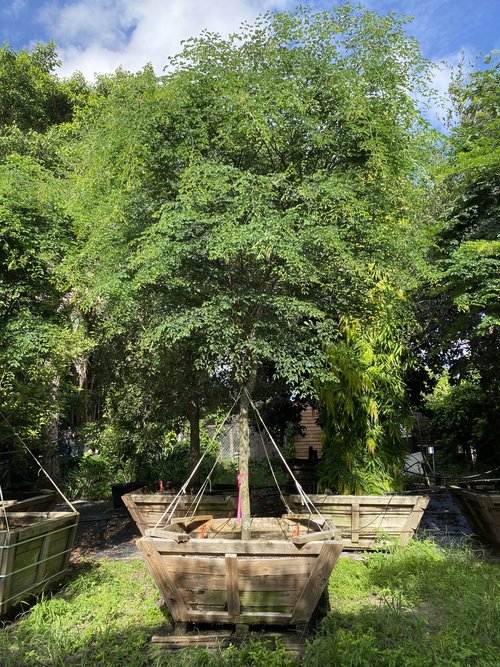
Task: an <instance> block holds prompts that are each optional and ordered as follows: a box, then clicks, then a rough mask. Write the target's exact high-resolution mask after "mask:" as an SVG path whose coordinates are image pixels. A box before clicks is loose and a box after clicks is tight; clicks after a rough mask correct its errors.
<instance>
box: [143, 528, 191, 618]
mask: <svg viewBox="0 0 500 667" xmlns="http://www.w3.org/2000/svg"><path fill="white" fill-rule="evenodd" d="M139 541H140V542H141V548H142V550H143V552H144V553H145V555H146V565H147V566H148V568H149V570H150V571H151V574H152V575H153V577H154V580H155V581H156V584H157V586H158V588H159V589H160V592H161V594H162V595H163V598H164V599H165V601H168V602H169V608H170V611H171V612H172V615H174V616H175V618H176V619H177V620H179V621H187V620H188V609H187V607H186V605H185V603H184V600H183V599H182V597H181V596H180V594H179V592H178V589H177V586H176V585H175V584H174V582H173V581H172V579H171V577H170V575H169V573H168V571H167V570H166V568H164V567H163V564H162V562H161V557H160V555H159V554H158V552H157V550H156V549H155V547H154V545H153V540H152V538H147V537H143V538H141V539H140V540H139Z"/></svg>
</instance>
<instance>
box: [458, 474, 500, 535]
mask: <svg viewBox="0 0 500 667" xmlns="http://www.w3.org/2000/svg"><path fill="white" fill-rule="evenodd" d="M451 493H452V495H453V499H454V500H455V502H456V503H457V504H458V506H459V507H460V509H461V510H462V512H463V513H464V514H465V516H466V518H467V520H468V521H469V523H470V525H471V528H472V529H473V531H474V532H475V533H476V534H477V535H478V537H479V538H480V539H482V540H484V541H485V542H488V543H490V544H493V545H495V546H499V545H500V493H496V492H481V493H480V492H478V491H469V490H466V489H460V488H458V487H451Z"/></svg>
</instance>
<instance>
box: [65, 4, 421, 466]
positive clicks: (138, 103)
mask: <svg viewBox="0 0 500 667" xmlns="http://www.w3.org/2000/svg"><path fill="white" fill-rule="evenodd" d="M171 65H172V69H171V72H170V73H169V74H168V75H166V76H165V77H164V78H163V79H162V80H161V82H160V85H155V84H153V83H152V81H151V79H152V73H151V72H150V71H149V70H146V71H145V72H144V73H143V74H142V75H140V76H139V77H135V78H130V77H126V76H125V75H122V81H121V83H120V81H119V80H117V81H116V87H115V90H114V93H113V94H112V95H111V96H110V97H109V98H108V99H107V101H106V103H105V104H104V105H103V106H102V108H101V110H100V111H99V113H97V114H96V116H95V118H94V121H93V124H92V128H91V129H90V130H89V131H88V132H85V131H84V132H83V139H82V144H81V150H80V159H81V162H80V166H79V169H78V170H77V173H76V175H75V181H76V184H77V190H78V192H79V207H80V208H79V210H80V229H81V230H83V232H82V233H83V237H84V239H85V249H84V252H83V254H82V256H81V259H83V260H84V261H85V262H86V266H87V271H88V275H89V277H90V281H89V282H91V283H93V285H94V294H95V297H96V298H99V299H100V303H101V304H102V306H103V309H104V310H105V311H106V312H108V313H109V312H111V311H113V312H114V313H115V314H117V313H122V315H123V320H122V321H123V322H130V317H131V311H135V313H136V319H135V322H136V325H137V324H138V323H139V324H140V327H139V329H141V331H139V333H140V336H139V338H140V340H141V344H142V345H144V346H146V347H147V346H149V349H150V350H151V353H152V354H156V353H158V352H159V350H161V349H164V350H169V351H170V352H171V353H172V354H174V355H175V354H176V350H181V349H184V350H185V349H186V348H189V349H190V350H191V358H192V360H193V367H194V368H195V369H198V370H199V371H201V372H202V373H205V374H208V376H210V377H212V378H217V377H220V376H224V375H227V376H229V377H230V378H231V380H232V381H233V382H235V383H236V384H237V385H238V386H239V388H240V390H241V392H242V393H241V414H242V422H243V423H246V417H247V412H248V402H249V396H251V394H252V389H253V387H254V384H255V378H256V374H257V373H258V372H259V368H260V367H261V365H262V364H263V363H267V362H269V361H272V363H273V364H274V368H275V373H276V374H277V375H278V376H280V377H282V378H285V379H286V380H287V382H288V383H289V386H290V387H291V388H293V390H294V391H296V392H299V393H301V394H302V395H310V394H312V393H314V380H315V379H316V380H317V379H318V378H325V377H328V373H329V355H328V353H327V350H328V349H329V346H331V344H332V343H333V342H335V340H337V338H338V337H339V336H340V335H341V332H340V328H339V321H340V318H341V317H342V316H343V315H346V314H349V315H350V316H352V317H355V318H358V319H360V320H361V321H362V320H363V318H366V317H370V315H371V314H372V313H373V311H374V306H373V298H372V296H373V290H374V289H376V284H377V282H378V280H379V279H378V278H374V275H375V274H374V271H373V265H376V267H377V271H378V274H377V275H380V274H383V275H384V276H385V279H390V281H391V284H392V285H393V286H394V289H395V290H396V291H397V290H398V289H400V290H406V289H407V288H408V286H413V285H414V284H415V275H416V273H418V266H419V262H420V258H421V256H422V248H423V247H424V245H425V238H424V237H425V235H424V234H423V233H422V229H421V227H420V226H419V224H418V218H417V216H416V215H415V212H414V211H415V209H416V208H417V207H418V204H419V202H420V197H421V185H422V179H423V170H421V169H420V168H419V157H420V155H421V146H422V144H421V142H420V139H421V136H422V133H423V132H425V127H424V124H423V122H422V120H421V117H420V115H419V113H418V111H417V109H416V104H415V101H414V97H413V96H412V94H413V93H415V92H416V90H418V89H420V88H421V87H422V86H424V84H425V81H426V77H427V63H426V62H425V61H424V60H423V59H422V58H421V56H420V53H419V50H418V46H417V45H416V43H415V42H414V41H413V40H412V39H411V38H409V37H407V36H406V35H405V33H404V29H403V23H402V22H401V21H399V20H398V19H396V18H395V17H394V16H392V15H390V16H387V17H381V16H378V15H376V14H373V13H371V12H368V11H364V10H358V9H353V8H351V7H350V6H345V7H342V8H339V9H337V10H336V11H335V12H333V13H327V12H325V13H320V14H314V13H312V12H311V11H309V10H301V11H299V12H297V13H294V14H276V15H266V16H263V17H261V18H260V19H259V20H258V21H257V22H256V23H255V24H254V25H252V26H244V27H243V28H242V31H241V32H240V34H238V35H233V36H231V37H229V38H228V39H224V38H222V37H220V36H219V35H216V34H212V33H206V34H203V35H202V36H201V37H200V38H197V39H193V40H189V41H188V42H187V43H186V45H185V47H184V50H183V52H182V53H181V54H180V55H179V56H178V57H176V58H174V59H173V62H172V63H171ZM97 148H98V149H99V150H98V151H97ZM77 208H78V207H77ZM179 358H180V357H179ZM244 430H245V429H243V432H242V435H244ZM241 472H242V473H243V475H245V474H246V472H247V471H246V469H244V468H243V469H242V471H241Z"/></svg>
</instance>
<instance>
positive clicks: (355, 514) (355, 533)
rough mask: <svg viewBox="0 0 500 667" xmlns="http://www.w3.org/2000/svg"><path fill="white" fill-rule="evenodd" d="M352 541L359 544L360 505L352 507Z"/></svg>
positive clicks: (354, 504)
mask: <svg viewBox="0 0 500 667" xmlns="http://www.w3.org/2000/svg"><path fill="white" fill-rule="evenodd" d="M351 540H352V543H353V544H359V503H353V504H352V505H351Z"/></svg>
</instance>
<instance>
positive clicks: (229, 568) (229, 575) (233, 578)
mask: <svg viewBox="0 0 500 667" xmlns="http://www.w3.org/2000/svg"><path fill="white" fill-rule="evenodd" d="M225 561H226V583H227V611H228V613H229V615H230V616H238V614H239V613H240V591H239V587H238V556H237V555H236V554H226V557H225Z"/></svg>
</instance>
